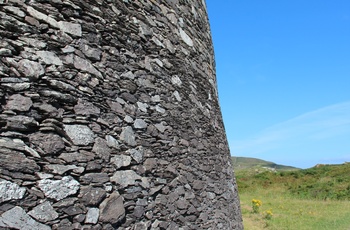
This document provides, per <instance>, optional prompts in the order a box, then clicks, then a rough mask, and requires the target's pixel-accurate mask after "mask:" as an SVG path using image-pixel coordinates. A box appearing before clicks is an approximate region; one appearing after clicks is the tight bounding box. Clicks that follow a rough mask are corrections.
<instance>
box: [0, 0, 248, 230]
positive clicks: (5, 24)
mask: <svg viewBox="0 0 350 230" xmlns="http://www.w3.org/2000/svg"><path fill="white" fill-rule="evenodd" d="M0 17H1V20H0V85H1V87H0V98H1V107H0V131H1V134H0V170H1V171H0V172H1V173H0V228H5V229H6V228H12V229H64V230H67V229H134V230H136V229H137V230H139V229H140V230H142V229H225V230H227V229H242V219H241V214H240V207H239V199H238V194H237V188H236V183H235V180H234V175H233V170H232V166H231V160H230V155H229V150H228V145H227V142H226V136H225V131H224V127H223V122H222V118H221V112H220V108H219V104H218V95H217V92H216V90H217V88H216V79H215V63H214V58H213V47H212V41H211V34H210V28H209V23H208V18H207V13H206V7H205V2H204V0H203V1H202V0H165V1H160V0H141V1H136V0H135V1H134V0H88V1H82V0H50V1H48V0H0Z"/></svg>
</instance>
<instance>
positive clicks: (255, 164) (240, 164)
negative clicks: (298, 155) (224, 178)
mask: <svg viewBox="0 0 350 230" xmlns="http://www.w3.org/2000/svg"><path fill="white" fill-rule="evenodd" d="M232 162H233V167H234V169H235V170H242V169H251V168H263V167H266V168H270V169H275V170H278V171H290V170H297V169H298V168H295V167H292V166H285V165H279V164H275V163H273V162H270V161H264V160H261V159H257V158H251V157H232Z"/></svg>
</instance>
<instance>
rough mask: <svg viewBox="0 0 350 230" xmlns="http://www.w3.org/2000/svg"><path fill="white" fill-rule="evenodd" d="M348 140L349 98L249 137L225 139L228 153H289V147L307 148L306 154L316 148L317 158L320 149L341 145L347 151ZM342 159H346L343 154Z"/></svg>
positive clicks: (256, 155)
mask: <svg viewBox="0 0 350 230" xmlns="http://www.w3.org/2000/svg"><path fill="white" fill-rule="evenodd" d="M345 137H348V138H345ZM347 139H348V140H347ZM349 140H350V101H348V102H344V103H339V104H334V105H331V106H327V107H324V108H321V109H318V110H315V111H312V112H308V113H305V114H303V115H301V116H298V117H295V118H293V119H290V120H287V121H285V122H282V123H279V124H276V125H273V126H271V127H268V128H267V129H265V130H262V131H261V132H260V133H257V134H256V135H254V136H252V137H251V138H249V139H245V140H229V143H230V149H231V152H232V154H233V155H236V156H255V157H258V156H262V157H263V156H266V154H272V153H279V154H293V153H290V152H291V151H292V150H294V151H296V150H297V151H298V152H299V154H301V152H304V153H305V151H306V150H308V151H310V153H309V154H315V153H316V151H317V154H320V157H321V155H322V149H328V150H329V149H332V148H333V149H334V151H339V149H341V148H342V147H343V148H344V149H343V151H347V152H350V141H349ZM345 142H347V143H345ZM302 148H303V149H302ZM345 148H348V149H345ZM299 150H300V151H299ZM301 150H303V151H301ZM312 151H313V152H312ZM295 154H296V153H295ZM339 154H341V153H339ZM286 157H306V156H302V155H299V156H297V155H295V156H286ZM345 159H349V158H346V157H345Z"/></svg>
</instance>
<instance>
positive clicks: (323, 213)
mask: <svg viewBox="0 0 350 230" xmlns="http://www.w3.org/2000/svg"><path fill="white" fill-rule="evenodd" d="M349 166H350V165H349V164H347V165H345V164H344V165H338V166H322V167H319V168H312V169H307V170H298V171H295V172H266V171H265V172H263V171H259V172H257V170H256V168H255V169H254V170H253V171H252V170H243V171H237V172H236V177H237V182H238V189H239V195H240V201H241V209H242V215H243V224H244V227H245V229H246V230H256V229H266V230H308V229H310V230H350V199H349V198H350V193H349V188H350V183H349V181H350V170H349V169H350V167H349ZM253 199H256V200H260V201H261V202H262V205H261V206H260V207H258V210H259V212H258V213H254V212H253V206H252V200H253ZM266 211H270V212H271V213H272V216H271V215H270V216H269V215H267V213H266ZM269 217H270V218H269Z"/></svg>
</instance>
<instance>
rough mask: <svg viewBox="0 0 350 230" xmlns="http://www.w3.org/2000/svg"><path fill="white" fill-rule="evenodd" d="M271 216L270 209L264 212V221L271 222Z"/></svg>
mask: <svg viewBox="0 0 350 230" xmlns="http://www.w3.org/2000/svg"><path fill="white" fill-rule="evenodd" d="M272 216H273V213H272V210H271V209H270V210H267V211H265V212H264V218H265V219H266V220H271V218H272Z"/></svg>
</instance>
